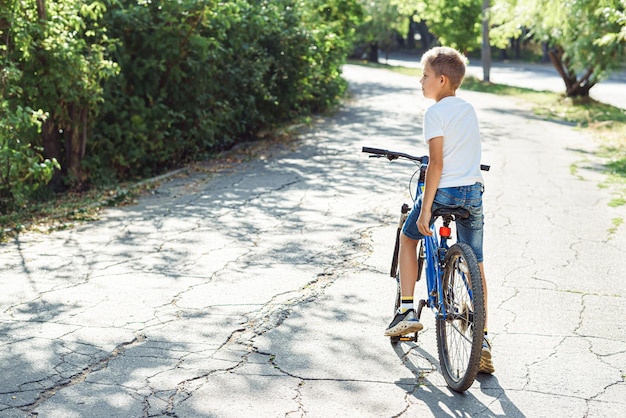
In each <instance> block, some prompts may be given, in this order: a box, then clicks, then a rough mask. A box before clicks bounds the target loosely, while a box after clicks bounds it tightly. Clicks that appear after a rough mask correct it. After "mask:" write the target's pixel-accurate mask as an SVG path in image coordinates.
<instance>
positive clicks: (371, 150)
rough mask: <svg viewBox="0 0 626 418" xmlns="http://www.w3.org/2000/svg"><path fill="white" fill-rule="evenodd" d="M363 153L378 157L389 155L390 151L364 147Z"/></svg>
mask: <svg viewBox="0 0 626 418" xmlns="http://www.w3.org/2000/svg"><path fill="white" fill-rule="evenodd" d="M362 151H363V152H367V153H369V154H377V155H387V154H388V153H389V151H387V150H384V149H380V148H370V147H363V150H362Z"/></svg>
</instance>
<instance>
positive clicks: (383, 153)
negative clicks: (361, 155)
mask: <svg viewBox="0 0 626 418" xmlns="http://www.w3.org/2000/svg"><path fill="white" fill-rule="evenodd" d="M362 152H366V153H368V154H374V155H370V157H376V158H380V157H387V159H388V160H389V161H391V160H396V159H398V158H406V159H407V160H411V161H418V162H420V163H422V164H428V156H427V155H424V156H422V157H416V156H414V155H409V154H405V153H403V152H396V151H389V150H386V149H380V148H370V147H363V149H362ZM490 168H491V166H489V165H486V164H481V165H480V169H481V170H483V171H489V169H490Z"/></svg>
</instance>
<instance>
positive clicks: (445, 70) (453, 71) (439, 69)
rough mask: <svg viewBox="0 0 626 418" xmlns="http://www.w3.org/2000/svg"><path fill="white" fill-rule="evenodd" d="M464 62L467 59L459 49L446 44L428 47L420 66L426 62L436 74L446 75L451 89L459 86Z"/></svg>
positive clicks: (463, 75)
mask: <svg viewBox="0 0 626 418" xmlns="http://www.w3.org/2000/svg"><path fill="white" fill-rule="evenodd" d="M466 62H467V59H466V58H465V57H464V56H463V55H461V53H460V52H459V51H457V50H456V49H454V48H449V47H446V46H438V47H435V48H432V49H429V50H428V51H426V52H425V53H424V55H423V56H422V68H424V67H425V66H426V64H428V66H429V67H430V69H431V70H432V71H433V72H434V73H435V75H436V76H441V75H443V76H446V77H447V78H448V80H449V81H450V87H451V88H452V90H456V89H458V88H459V87H461V83H462V82H463V77H465V63H466Z"/></svg>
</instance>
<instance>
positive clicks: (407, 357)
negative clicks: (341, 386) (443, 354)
mask: <svg viewBox="0 0 626 418" xmlns="http://www.w3.org/2000/svg"><path fill="white" fill-rule="evenodd" d="M392 347H393V351H394V352H395V353H396V355H397V356H398V358H399V359H400V360H401V361H402V363H403V364H404V365H405V367H406V368H407V369H408V370H409V371H410V372H411V373H412V374H413V375H414V376H415V378H412V379H407V378H404V379H400V380H398V381H396V382H395V383H396V385H398V386H399V387H401V388H403V389H404V390H405V391H407V393H408V394H410V395H411V396H413V398H415V399H416V400H418V401H419V402H420V403H423V404H425V405H426V406H427V407H428V408H429V409H430V411H431V412H432V414H433V416H435V417H460V416H472V417H474V416H480V417H507V418H510V417H515V418H522V417H525V415H524V414H523V413H522V411H520V409H519V408H518V407H517V406H515V404H514V403H513V402H512V401H511V400H510V399H509V397H508V396H507V395H506V391H505V390H504V388H503V387H502V386H501V385H500V383H499V382H498V379H497V377H496V376H495V375H486V374H479V375H478V376H477V377H476V381H475V382H474V384H473V385H472V386H471V387H470V388H469V389H468V390H467V391H465V392H464V393H458V392H455V391H453V390H451V389H450V388H448V387H447V386H445V385H441V383H436V382H433V381H432V379H430V378H429V376H430V375H432V374H433V373H437V375H438V379H436V380H439V382H442V381H444V379H443V376H440V377H439V375H440V367H439V360H438V359H437V358H435V357H434V356H432V355H431V354H430V353H429V352H427V351H426V350H424V349H423V348H421V347H419V346H418V345H416V344H414V343H409V344H392ZM416 358H421V359H425V360H426V361H427V362H428V363H429V364H430V365H431V366H432V367H431V368H427V369H425V368H423V367H420V366H419V365H417V364H416V361H415V360H416ZM476 385H480V391H481V392H482V393H483V394H484V395H485V396H488V397H490V398H493V399H492V400H491V401H490V402H489V403H488V404H485V403H484V402H483V401H481V400H479V399H478V398H477V397H476V396H475V395H474V394H473V393H472V392H473V391H475V390H476V388H475V387H476ZM495 410H497V411H501V412H494V411H495Z"/></svg>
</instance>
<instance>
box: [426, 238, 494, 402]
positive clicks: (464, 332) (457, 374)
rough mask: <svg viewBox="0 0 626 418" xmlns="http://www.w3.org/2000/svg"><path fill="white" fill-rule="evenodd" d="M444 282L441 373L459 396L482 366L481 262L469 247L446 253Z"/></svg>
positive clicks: (440, 321)
mask: <svg viewBox="0 0 626 418" xmlns="http://www.w3.org/2000/svg"><path fill="white" fill-rule="evenodd" d="M444 265H445V267H444V274H443V280H442V293H443V294H442V296H443V306H441V307H440V308H439V315H438V318H437V349H438V351H439V363H440V365H441V373H442V374H443V377H444V378H445V379H446V382H447V383H448V386H449V387H450V388H451V389H452V390H454V391H457V392H463V391H465V390H466V389H467V388H469V387H470V386H471V385H472V383H473V382H474V379H475V378H476V374H477V373H478V366H479V363H480V354H481V350H482V339H483V327H484V324H485V307H484V297H483V283H482V277H481V275H480V268H479V267H478V261H477V260H476V256H475V255H474V252H473V251H472V249H471V247H470V246H469V245H467V244H462V243H456V244H454V245H453V246H451V247H450V249H449V250H448V251H447V253H446V256H445V259H444Z"/></svg>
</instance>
